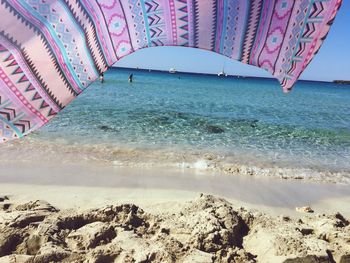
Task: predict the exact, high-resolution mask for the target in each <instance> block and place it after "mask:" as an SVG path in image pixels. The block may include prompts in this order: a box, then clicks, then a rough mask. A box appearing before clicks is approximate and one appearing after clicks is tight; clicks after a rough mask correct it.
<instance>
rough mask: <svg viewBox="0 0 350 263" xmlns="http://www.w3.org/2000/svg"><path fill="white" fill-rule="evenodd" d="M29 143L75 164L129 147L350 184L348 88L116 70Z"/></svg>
mask: <svg viewBox="0 0 350 263" xmlns="http://www.w3.org/2000/svg"><path fill="white" fill-rule="evenodd" d="M130 73H133V74H134V83H131V84H130V83H128V76H129V74H130ZM26 140H30V141H31V142H32V143H33V142H37V143H39V142H43V141H45V142H46V143H51V144H59V145H60V146H62V145H63V146H64V145H67V146H68V145H70V146H71V145H75V146H77V147H76V151H77V152H76V154H77V155H76V156H77V158H79V145H84V147H86V146H87V145H89V146H91V147H93V149H95V150H96V149H97V148H98V147H101V149H102V147H106V146H107V148H108V149H110V147H113V146H115V147H121V146H122V147H123V148H124V149H125V148H133V149H135V148H137V149H139V150H142V149H145V150H148V151H149V150H151V151H152V150H161V151H162V152H163V153H164V152H172V151H177V152H181V153H182V154H183V156H184V158H185V159H186V155H187V154H191V152H203V153H204V152H205V153H213V154H215V155H216V156H225V157H227V156H229V157H230V158H231V159H230V160H231V161H233V162H243V163H244V162H246V163H249V164H250V165H252V164H253V165H256V166H262V165H263V166H273V167H281V168H283V167H298V168H307V169H314V170H319V171H326V172H331V173H334V172H342V173H345V174H350V87H349V86H345V85H343V86H342V85H335V84H332V83H321V82H305V81H300V82H299V83H298V84H297V85H296V86H295V88H294V90H293V91H292V92H291V93H289V94H284V93H283V92H282V90H281V88H280V86H279V84H278V83H277V81H275V80H272V79H258V78H239V79H237V78H234V77H228V78H219V77H217V76H208V75H193V74H192V75H191V74H181V73H178V74H169V73H160V72H146V71H136V70H128V69H111V70H110V71H108V73H107V74H105V83H104V84H101V83H98V82H97V83H95V84H93V85H92V86H91V87H89V88H88V90H87V91H85V93H84V94H82V95H81V96H80V97H79V98H78V99H76V100H75V101H74V102H73V103H72V104H70V105H69V106H68V107H66V109H64V110H63V111H62V112H61V113H60V114H59V115H58V116H57V117H56V118H55V119H54V120H53V121H52V122H51V123H50V124H49V125H47V126H46V127H45V128H43V129H41V130H40V131H38V132H35V133H34V134H33V135H30V136H28V138H27V139H26ZM101 151H102V150H101ZM116 158H117V157H116Z"/></svg>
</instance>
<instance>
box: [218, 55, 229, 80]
mask: <svg viewBox="0 0 350 263" xmlns="http://www.w3.org/2000/svg"><path fill="white" fill-rule="evenodd" d="M225 67H226V59H225V61H224V65H223V67H222V71H221V72H219V73H218V76H219V77H227V76H228V75H227V73H226V72H225Z"/></svg>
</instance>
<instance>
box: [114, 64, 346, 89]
mask: <svg viewBox="0 0 350 263" xmlns="http://www.w3.org/2000/svg"><path fill="white" fill-rule="evenodd" d="M110 69H111V70H123V71H125V70H133V71H138V72H146V73H147V72H156V73H162V74H181V75H192V76H206V77H219V78H232V79H253V80H271V81H274V82H276V83H278V80H277V79H275V78H274V77H259V76H250V75H231V74H228V75H227V76H225V77H220V76H218V74H216V73H202V72H189V71H176V72H175V73H170V72H169V70H161V69H146V68H133V67H117V66H112V67H110ZM298 82H304V83H327V84H337V85H340V86H346V85H344V84H342V83H340V82H339V80H332V81H325V80H310V79H299V80H298Z"/></svg>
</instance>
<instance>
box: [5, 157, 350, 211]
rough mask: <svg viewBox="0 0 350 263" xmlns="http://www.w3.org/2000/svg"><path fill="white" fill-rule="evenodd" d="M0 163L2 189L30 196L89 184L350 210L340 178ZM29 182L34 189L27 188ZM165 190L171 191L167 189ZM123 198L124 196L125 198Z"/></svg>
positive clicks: (290, 207)
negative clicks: (318, 180) (334, 181)
mask: <svg viewBox="0 0 350 263" xmlns="http://www.w3.org/2000/svg"><path fill="white" fill-rule="evenodd" d="M0 169H1V171H2V172H1V174H0V191H1V193H4V194H13V195H17V194H27V195H28V196H30V195H31V194H34V196H30V197H31V198H35V195H38V197H36V198H39V197H40V198H41V193H42V190H43V189H49V188H50V189H52V191H54V190H55V189H67V190H64V191H65V193H66V194H68V195H69V192H70V191H69V189H74V188H79V189H84V188H89V189H92V190H91V191H93V192H95V193H99V194H101V193H102V192H106V193H110V195H111V196H114V197H115V199H116V200H120V198H123V197H125V196H134V199H133V200H132V199H130V201H133V202H134V201H137V200H135V198H136V197H137V196H138V195H140V194H141V193H144V194H146V195H148V196H149V198H152V195H153V194H152V193H155V192H157V191H159V192H160V193H163V194H161V195H154V196H155V198H154V200H155V201H156V200H157V197H160V198H165V199H167V198H169V197H172V199H174V200H175V199H178V198H180V199H181V197H182V196H183V195H184V194H183V193H184V192H186V193H187V196H188V197H189V198H192V197H194V196H195V195H197V194H199V193H208V194H213V195H218V196H221V197H224V198H227V199H229V200H234V201H237V202H239V203H241V204H245V205H248V206H249V207H256V208H259V209H263V210H264V211H267V212H271V213H274V214H279V213H288V214H295V207H298V206H305V205H308V206H312V207H314V208H316V209H317V210H318V212H320V213H321V212H341V213H343V214H344V215H347V216H350V206H349V205H348V202H349V200H350V187H349V186H348V185H341V184H328V183H315V182H307V181H304V180H283V179H275V178H257V177H253V176H232V175H223V174H215V173H212V174H210V173H206V172H204V171H201V170H195V169H186V170H180V169H155V168H150V169H145V168H143V169H138V168H121V167H105V166H102V165H95V164H94V165H87V164H86V163H84V165H79V164H76V165H72V164H66V165H63V166H58V165H55V164H53V163H51V164H48V163H47V164H40V165H37V166H36V165H34V164H33V163H27V164H24V163H22V164H13V165H11V164H9V163H6V164H2V163H1V164H0ZM48 171H49V172H48ZM29 186H30V187H29ZM41 186H42V187H41ZM33 187H34V188H38V190H37V191H32V188H33ZM101 189H103V190H101ZM45 192H46V191H44V193H45ZM78 192H79V191H78ZM80 192H84V191H80ZM170 192H171V193H175V194H173V195H170V194H169V193H170ZM176 192H180V194H176ZM133 193H135V194H134V195H133ZM97 195H98V194H97ZM48 196H50V194H49V195H48ZM185 196H186V195H185ZM61 198H64V197H61ZM123 200H125V201H126V199H125V198H124V199H123Z"/></svg>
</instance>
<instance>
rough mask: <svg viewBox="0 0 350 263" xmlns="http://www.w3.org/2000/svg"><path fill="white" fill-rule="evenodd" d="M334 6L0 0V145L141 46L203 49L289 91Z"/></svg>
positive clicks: (313, 1) (270, 0) (332, 2)
mask: <svg viewBox="0 0 350 263" xmlns="http://www.w3.org/2000/svg"><path fill="white" fill-rule="evenodd" d="M341 2H342V1H341V0H1V1H0V17H1V22H0V141H1V142H5V141H8V140H11V139H15V138H19V137H22V136H24V135H26V134H28V133H30V132H31V131H34V130H36V129H38V128H39V127H41V126H43V125H45V124H46V123H48V122H49V121H50V119H52V118H53V117H54V116H55V115H56V114H57V113H58V112H59V111H61V110H62V109H63V108H64V107H65V106H67V105H68V104H69V103H70V102H71V101H72V100H74V99H75V98H76V97H77V96H78V95H79V94H80V93H82V92H83V91H84V90H85V89H86V88H87V87H88V86H89V85H90V84H91V83H92V82H94V81H95V80H96V79H97V78H98V77H99V75H100V74H101V73H103V72H104V71H106V70H107V69H108V68H109V67H111V66H112V65H113V64H114V63H115V62H117V61H118V60H119V59H121V58H122V57H124V56H127V55H128V54H131V53H133V52H135V51H136V50H138V49H142V48H146V47H155V46H183V47H193V48H200V49H204V50H210V51H213V52H216V53H219V54H222V55H224V56H227V57H229V58H231V59H234V60H238V61H241V62H243V63H246V64H250V65H255V66H257V67H260V68H263V69H265V70H267V71H269V72H270V73H271V74H272V75H273V76H275V77H276V78H277V79H278V80H279V82H280V83H281V86H282V87H283V89H284V91H288V90H290V89H291V88H292V86H293V85H294V83H295V82H296V81H297V79H298V77H299V76H300V74H301V73H302V72H303V70H304V69H305V68H306V66H307V65H308V64H309V63H310V61H311V59H312V58H313V56H314V55H315V54H316V53H317V51H318V50H319V48H320V46H321V44H322V42H323V40H324V39H325V37H326V36H327V33H328V31H329V28H330V26H331V24H332V22H333V20H334V18H335V16H336V13H337V11H338V10H339V7H340V5H341Z"/></svg>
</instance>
